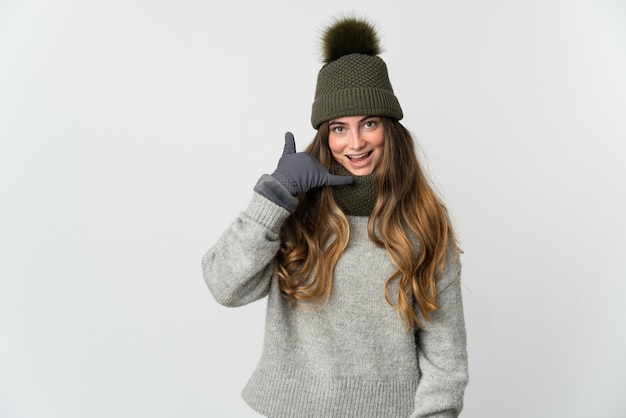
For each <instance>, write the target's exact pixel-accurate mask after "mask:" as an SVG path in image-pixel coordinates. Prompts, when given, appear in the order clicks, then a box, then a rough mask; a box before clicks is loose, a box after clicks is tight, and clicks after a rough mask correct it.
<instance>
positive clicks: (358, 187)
mask: <svg viewBox="0 0 626 418" xmlns="http://www.w3.org/2000/svg"><path fill="white" fill-rule="evenodd" d="M335 172H336V174H339V175H342V176H351V177H352V178H354V183H352V184H347V185H343V186H334V187H333V188H332V190H333V193H334V196H335V201H336V202H337V204H338V205H339V207H340V208H341V210H343V212H344V213H345V214H346V215H353V216H370V215H371V213H372V210H373V209H374V205H375V204H376V199H377V198H378V186H377V185H376V174H375V173H371V174H368V175H366V176H355V175H354V174H352V173H350V172H349V171H348V170H347V169H346V168H345V167H343V166H341V165H340V166H339V167H337V168H336V170H335Z"/></svg>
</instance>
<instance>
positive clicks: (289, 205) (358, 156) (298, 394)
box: [202, 18, 468, 418]
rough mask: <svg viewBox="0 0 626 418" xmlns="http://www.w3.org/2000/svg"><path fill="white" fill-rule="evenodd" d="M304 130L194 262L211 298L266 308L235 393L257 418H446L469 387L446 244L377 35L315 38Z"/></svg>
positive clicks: (340, 28)
mask: <svg viewBox="0 0 626 418" xmlns="http://www.w3.org/2000/svg"><path fill="white" fill-rule="evenodd" d="M323 42H324V43H323V44H324V55H325V64H324V66H323V67H322V69H321V70H320V72H319V74H318V79H317V88H316V94H315V101H314V103H313V110H312V116H311V121H312V124H313V127H314V128H315V129H317V135H316V136H315V138H314V139H313V141H312V142H311V144H310V145H309V146H308V148H307V149H306V152H296V150H295V143H294V138H293V135H292V134H291V133H289V132H288V133H287V134H286V135H285V148H284V151H283V155H282V157H281V158H280V160H279V162H278V166H277V168H276V171H275V172H274V173H272V174H271V175H267V174H266V175H263V176H261V178H260V179H259V181H258V183H257V184H256V186H255V187H254V194H253V196H252V200H251V202H250V204H249V206H248V207H247V209H246V210H245V211H243V212H242V213H241V214H240V215H239V216H238V217H237V218H236V219H235V221H234V222H233V223H232V224H231V225H230V226H229V227H228V229H227V230H226V231H225V233H224V234H223V235H222V236H221V237H220V239H219V240H218V241H217V242H216V243H215V244H214V246H213V247H212V248H211V249H210V250H209V251H208V252H207V253H206V255H205V256H204V258H203V263H202V264H203V272H204V278H205V280H206V282H207V284H208V286H209V289H210V290H211V292H212V293H213V295H214V297H215V298H216V300H217V301H218V302H220V303H222V304H224V305H227V306H240V305H244V304H247V303H250V302H253V301H256V300H258V299H260V298H263V297H267V299H268V300H267V317H266V328H265V338H264V346H263V354H262V356H261V360H260V361H259V364H258V366H257V368H256V370H255V371H254V373H253V375H252V377H251V379H250V380H249V382H248V384H247V385H246V387H245V389H244V391H243V397H244V399H245V400H246V401H247V402H248V404H249V405H250V406H251V407H252V408H254V409H255V410H257V411H258V412H260V413H261V414H264V415H266V416H268V417H289V418H293V417H316V418H319V417H361V418H362V417H376V418H380V417H385V418H390V417H405V418H406V417H411V418H418V417H456V416H458V414H459V413H460V411H461V409H462V405H463V394H464V390H465V387H466V385H467V381H468V372H467V355H466V340H465V325H464V318H463V307H462V301H461V285H460V274H461V265H460V261H459V253H460V250H459V248H458V246H457V242H456V240H455V236H454V233H453V231H452V227H451V225H450V222H449V220H448V216H447V213H446V210H445V208H444V206H443V204H442V202H441V201H440V199H439V198H438V197H437V195H436V194H435V193H434V191H433V189H432V188H431V186H430V185H429V182H428V180H427V178H426V176H425V174H424V172H423V170H422V169H421V167H420V165H419V163H418V160H417V157H416V153H415V149H414V142H413V138H412V137H411V134H410V133H409V132H408V131H407V130H406V129H405V128H404V126H403V125H402V124H401V123H400V122H399V120H400V119H402V116H403V114H402V109H401V107H400V104H399V103H398V100H397V98H396V96H395V95H394V93H393V89H392V87H391V83H390V82H389V77H388V73H387V67H386V65H385V63H384V61H383V60H382V59H381V58H380V57H379V56H378V54H379V51H380V48H379V45H378V37H377V35H376V31H375V29H374V27H373V26H372V25H371V24H369V23H368V22H367V21H364V20H361V19H357V18H341V19H338V20H336V21H335V22H334V23H333V24H332V25H330V26H329V27H328V28H327V29H326V31H325V33H324V37H323Z"/></svg>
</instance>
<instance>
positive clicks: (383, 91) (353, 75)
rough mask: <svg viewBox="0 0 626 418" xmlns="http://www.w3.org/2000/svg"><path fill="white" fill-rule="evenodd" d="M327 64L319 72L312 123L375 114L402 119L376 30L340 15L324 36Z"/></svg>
mask: <svg viewBox="0 0 626 418" xmlns="http://www.w3.org/2000/svg"><path fill="white" fill-rule="evenodd" d="M322 49H323V55H324V63H325V64H324V66H323V67H322V68H321V69H320V71H319V73H318V75H317V87H316V89H315V101H314V102H313V111H312V113H311V123H312V125H313V128H315V129H317V128H319V126H320V125H321V124H322V122H324V121H327V120H330V119H334V118H339V117H342V116H356V115H372V116H389V117H391V118H394V119H397V120H400V119H402V108H401V107H400V103H399V102H398V99H397V98H396V96H395V95H394V94H393V89H392V87H391V82H390V81H389V75H388V73H387V65H386V64H385V62H384V61H383V60H382V59H381V58H380V57H378V54H379V53H380V52H381V51H380V47H379V40H378V34H377V33H376V29H375V28H374V27H373V26H372V25H371V24H370V23H368V22H367V21H365V20H362V19H358V18H355V17H347V18H340V19H338V20H336V21H335V22H334V23H333V24H331V25H330V26H329V27H328V28H326V30H325V32H324V34H323V36H322Z"/></svg>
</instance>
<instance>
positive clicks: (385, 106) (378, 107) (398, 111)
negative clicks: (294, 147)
mask: <svg viewBox="0 0 626 418" xmlns="http://www.w3.org/2000/svg"><path fill="white" fill-rule="evenodd" d="M358 115H364V116H370V115H371V116H389V117H391V118H393V119H397V120H400V119H402V117H403V114H402V108H401V107H400V103H399V102H398V99H397V97H396V96H395V95H394V94H393V92H392V91H390V90H387V89H375V88H371V87H363V88H350V89H344V90H338V91H333V92H330V93H328V94H325V95H323V96H319V97H317V98H316V100H315V102H314V103H313V109H312V112H311V124H312V125H313V127H314V128H315V129H318V128H319V126H320V125H321V124H322V123H323V122H325V121H327V120H331V119H335V118H339V117H343V116H358Z"/></svg>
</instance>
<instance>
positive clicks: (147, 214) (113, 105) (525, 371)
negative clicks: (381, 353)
mask: <svg viewBox="0 0 626 418" xmlns="http://www.w3.org/2000/svg"><path fill="white" fill-rule="evenodd" d="M348 11H357V12H358V13H359V14H361V15H364V16H367V17H369V18H371V19H372V20H373V21H374V22H375V23H377V24H378V26H379V28H380V32H381V36H382V44H383V47H384V49H385V53H384V54H383V55H382V57H383V58H384V59H385V61H386V62H387V64H388V66H389V71H390V77H391V81H392V84H393V86H394V89H395V91H396V94H397V96H398V97H399V99H400V102H401V104H402V106H403V109H404V112H405V115H406V116H405V118H404V120H403V122H404V124H405V125H406V126H407V127H408V128H409V129H410V130H411V131H412V132H413V133H414V134H415V137H416V139H417V140H418V141H419V144H420V147H421V149H422V150H423V153H424V155H423V156H422V158H423V161H424V164H425V165H426V167H427V169H428V171H429V172H430V174H431V177H432V179H433V182H434V183H435V184H436V186H437V188H438V189H439V190H440V191H441V194H442V195H443V197H444V199H445V200H446V202H447V204H448V206H449V209H450V211H451V213H452V215H453V219H454V222H455V224H456V227H457V231H458V234H459V237H460V239H461V242H462V246H463V249H464V250H465V255H464V256H463V263H464V283H465V305H466V318H467V330H468V338H469V355H470V379H471V381H470V385H469V386H468V389H467V392H466V407H465V410H464V413H463V416H464V417H467V418H469V417H478V418H485V417H487V418H490V417H495V418H501V417H507V418H516V417H520V418H522V417H523V418H528V417H533V418H534V417H569V418H583V417H594V418H595V417H615V418H617V417H624V416H626V400H625V398H624V387H626V378H625V376H626V360H625V359H624V355H625V354H626V325H625V320H626V303H625V297H626V261H625V256H626V221H625V214H626V145H625V140H626V123H625V122H624V119H625V116H626V5H625V4H624V2H622V1H617V0H616V1H610V0H594V1H591V0H590V1H582V0H573V1H566V0H562V1H557V0H548V1H545V0H543V1H540V0H531V1H506V2H505V1H496V0H479V1H461V0H457V1H448V0H437V1H435V0H430V1H404V2H400V1H392V0H390V1H378V0H377V1H365V0H359V1H344V2H341V1H336V0H332V1H331V0H325V1H316V2H293V1H289V2H288V1H273V2H259V1H252V0H250V1H228V2H227V1H221V2H215V1H210V2H209V1H190V0H189V1H185V0H183V1H176V2H174V1H168V2H166V1H148V0H143V1H140V0H124V1H122V0H110V1H98V2H85V1H78V0H57V1H50V0H48V1H46V0H42V1H29V0H19V1H18V0H0V141H1V142H0V417H2V418H73V417H76V418H79V417H80V418H83V417H90V418H99V417H102V418H105V417H106V418H109V417H133V418H134V417H152V418H158V417H174V416H176V417H189V418H195V417H252V416H255V415H254V414H253V413H252V412H251V411H250V410H249V409H248V408H247V406H246V405H245V404H244V402H243V401H242V400H241V398H240V396H239V393H240V391H241V389H242V387H243V385H244V384H245V382H246V380H247V379H248V377H249V375H250V373H251V372H252V369H253V368H254V366H255V364H256V362H257V360H258V356H259V354H260V351H261V344H262V335H263V329H262V328H263V320H264V303H263V302H258V303H255V304H252V305H250V306H247V307H243V308H238V309H229V308H225V307H222V306H220V305H218V304H217V303H216V302H215V301H214V300H213V298H212V296H211V295H210V293H209V291H208V290H207V288H206V286H205V284H204V282H203V279H202V275H201V270H200V259H201V257H202V255H203V254H204V252H205V251H206V250H207V249H208V248H209V247H210V246H211V245H212V244H213V243H214V242H215V241H216V240H217V238H218V237H219V235H220V233H221V232H222V231H223V230H224V228H225V227H226V226H227V224H228V223H229V222H230V221H231V220H232V219H233V218H234V217H235V215H236V214H237V213H238V211H240V210H242V209H243V208H244V207H245V205H246V204H247V202H248V200H249V199H250V197H251V193H252V187H253V185H254V183H255V182H256V180H257V178H258V177H259V176H260V175H261V174H262V173H265V172H271V171H272V170H273V168H274V167H275V164H276V162H277V159H278V157H279V155H280V153H281V151H282V143H283V133H284V131H285V130H291V131H293V132H294V133H295V136H296V142H297V146H298V147H299V148H300V149H302V148H304V146H306V144H307V143H308V142H309V141H310V139H311V138H312V137H313V135H314V131H313V129H312V128H311V126H310V124H309V117H310V106H311V103H312V99H313V93H314V88H315V77H316V74H317V71H318V70H319V68H320V61H319V48H318V35H319V33H320V29H321V27H322V26H323V25H324V24H326V23H327V22H328V21H329V19H330V17H331V16H333V15H336V14H337V13H338V12H348Z"/></svg>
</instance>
